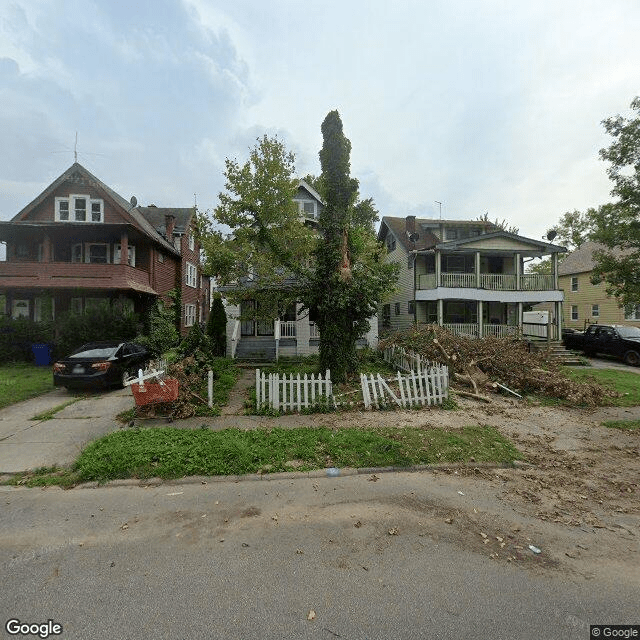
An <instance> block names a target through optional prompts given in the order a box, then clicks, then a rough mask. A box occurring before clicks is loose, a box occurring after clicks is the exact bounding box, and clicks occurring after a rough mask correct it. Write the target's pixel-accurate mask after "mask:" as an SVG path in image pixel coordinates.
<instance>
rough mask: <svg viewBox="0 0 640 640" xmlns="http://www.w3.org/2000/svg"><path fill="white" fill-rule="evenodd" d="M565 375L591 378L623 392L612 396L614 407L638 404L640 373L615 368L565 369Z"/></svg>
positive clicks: (639, 401) (639, 397) (581, 378)
mask: <svg viewBox="0 0 640 640" xmlns="http://www.w3.org/2000/svg"><path fill="white" fill-rule="evenodd" d="M566 372H567V375H568V376H569V377H570V378H573V379H574V380H585V379H588V378H593V379H594V380H595V381H596V382H599V383H600V384H601V385H603V386H607V387H611V388H612V389H615V390H616V391H618V393H621V394H623V395H622V396H621V397H620V398H613V399H612V401H611V404H612V405H613V406H616V407H636V406H639V405H640V375H639V374H637V373H631V372H629V371H619V370H617V369H593V368H589V369H573V368H567V369H566Z"/></svg>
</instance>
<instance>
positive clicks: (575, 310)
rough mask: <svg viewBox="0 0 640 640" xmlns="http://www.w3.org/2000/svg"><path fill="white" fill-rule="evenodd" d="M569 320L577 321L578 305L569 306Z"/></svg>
mask: <svg viewBox="0 0 640 640" xmlns="http://www.w3.org/2000/svg"><path fill="white" fill-rule="evenodd" d="M571 319H572V320H578V305H577V304H572V305H571Z"/></svg>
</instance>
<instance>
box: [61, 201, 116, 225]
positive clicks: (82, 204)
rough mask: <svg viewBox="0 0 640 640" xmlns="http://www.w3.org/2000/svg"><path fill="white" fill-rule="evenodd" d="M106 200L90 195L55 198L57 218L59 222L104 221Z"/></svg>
mask: <svg viewBox="0 0 640 640" xmlns="http://www.w3.org/2000/svg"><path fill="white" fill-rule="evenodd" d="M103 218H104V202H103V201H102V200H97V199H95V200H92V199H91V197H90V196H88V195H70V196H69V197H68V198H56V199H55V219H56V220H57V221H59V222H103Z"/></svg>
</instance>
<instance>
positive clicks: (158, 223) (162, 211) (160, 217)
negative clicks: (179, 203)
mask: <svg viewBox="0 0 640 640" xmlns="http://www.w3.org/2000/svg"><path fill="white" fill-rule="evenodd" d="M138 211H140V213H141V214H142V215H143V216H144V217H145V218H146V219H147V220H148V221H149V222H150V223H151V224H152V225H153V227H154V229H155V230H156V231H157V232H158V233H159V234H161V235H163V236H164V237H165V238H166V236H167V229H166V216H167V215H171V216H173V217H174V218H175V227H174V228H173V232H174V233H178V234H184V233H186V232H187V230H188V228H189V225H190V224H191V218H192V217H193V214H194V208H193V207H187V208H181V209H176V208H175V207H156V206H151V207H138ZM168 240H169V241H171V238H168Z"/></svg>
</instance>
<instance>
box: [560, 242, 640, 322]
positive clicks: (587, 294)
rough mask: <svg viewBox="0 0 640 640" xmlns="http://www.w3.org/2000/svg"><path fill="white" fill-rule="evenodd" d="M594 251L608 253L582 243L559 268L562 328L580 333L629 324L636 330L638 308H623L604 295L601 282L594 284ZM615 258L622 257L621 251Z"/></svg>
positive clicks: (587, 243) (632, 306)
mask: <svg viewBox="0 0 640 640" xmlns="http://www.w3.org/2000/svg"><path fill="white" fill-rule="evenodd" d="M597 251H605V252H609V251H610V250H609V249H607V248H606V247H605V246H604V245H601V244H598V243H596V242H585V243H584V244H582V245H581V246H580V247H579V248H578V249H576V250H575V251H572V252H571V253H570V254H569V255H568V256H567V257H566V258H565V259H564V260H563V261H562V262H561V263H560V266H559V268H558V280H559V283H560V288H561V289H563V291H564V300H565V303H564V314H563V316H564V317H563V322H564V326H565V327H567V328H570V329H579V330H583V329H584V328H585V326H586V325H588V324H629V325H635V326H639V323H640V305H631V306H629V307H626V308H625V307H623V306H621V305H620V303H619V301H618V300H617V299H616V298H614V297H612V296H609V295H607V286H606V283H605V282H604V281H602V282H600V283H599V284H593V283H592V282H591V278H592V276H593V275H594V273H595V265H596V260H595V257H594V253H595V252H597ZM614 253H615V255H619V256H621V255H624V254H623V253H622V251H621V250H620V249H618V250H616V251H615V252H614Z"/></svg>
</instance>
